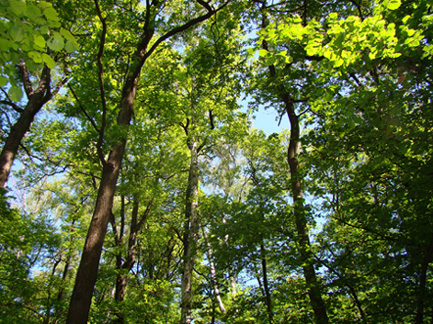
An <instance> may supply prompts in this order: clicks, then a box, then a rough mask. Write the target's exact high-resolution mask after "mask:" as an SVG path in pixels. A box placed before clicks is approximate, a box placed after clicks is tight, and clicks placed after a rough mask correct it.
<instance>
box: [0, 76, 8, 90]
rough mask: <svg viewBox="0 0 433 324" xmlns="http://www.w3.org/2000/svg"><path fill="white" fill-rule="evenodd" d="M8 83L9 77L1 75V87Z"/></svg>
mask: <svg viewBox="0 0 433 324" xmlns="http://www.w3.org/2000/svg"><path fill="white" fill-rule="evenodd" d="M7 83H8V79H7V78H5V77H4V76H1V75H0V87H3V86H5V85H6V84H7Z"/></svg>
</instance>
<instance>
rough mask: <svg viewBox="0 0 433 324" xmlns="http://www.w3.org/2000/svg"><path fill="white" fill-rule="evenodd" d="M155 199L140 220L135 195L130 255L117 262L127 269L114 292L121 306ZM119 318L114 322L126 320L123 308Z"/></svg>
mask: <svg viewBox="0 0 433 324" xmlns="http://www.w3.org/2000/svg"><path fill="white" fill-rule="evenodd" d="M152 203H153V199H152V200H151V201H150V202H149V203H148V204H147V207H146V211H145V212H144V214H143V215H142V216H141V218H140V220H138V207H139V200H138V197H134V205H133V208H132V215H131V226H130V232H129V239H128V255H127V256H126V258H125V261H124V262H123V263H118V264H117V269H118V270H126V271H125V272H122V273H119V274H118V275H117V277H116V290H115V293H114V300H115V301H116V302H118V306H120V304H121V302H123V300H124V299H125V294H126V287H127V285H128V274H127V273H129V271H131V269H132V267H133V266H134V264H135V260H136V258H135V256H136V246H137V235H138V233H139V232H140V230H141V228H142V227H143V224H144V223H145V221H146V219H147V216H148V215H149V213H150V209H151V207H152ZM116 316H117V319H116V320H115V321H114V322H113V323H117V324H122V323H124V322H125V318H124V316H123V313H122V311H121V310H118V311H116Z"/></svg>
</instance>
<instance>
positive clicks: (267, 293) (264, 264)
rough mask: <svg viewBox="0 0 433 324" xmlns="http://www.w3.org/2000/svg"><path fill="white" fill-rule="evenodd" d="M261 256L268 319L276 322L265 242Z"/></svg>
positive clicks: (261, 249)
mask: <svg viewBox="0 0 433 324" xmlns="http://www.w3.org/2000/svg"><path fill="white" fill-rule="evenodd" d="M260 257H261V259H262V260H261V261H262V273H263V290H264V292H265V299H266V309H267V311H268V319H269V323H273V322H274V314H273V310H272V299H271V292H270V290H269V283H268V269H267V262H266V250H265V246H264V245H263V243H261V244H260Z"/></svg>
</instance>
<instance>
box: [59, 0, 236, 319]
mask: <svg viewBox="0 0 433 324" xmlns="http://www.w3.org/2000/svg"><path fill="white" fill-rule="evenodd" d="M226 5H227V2H225V3H222V4H221V5H220V6H219V7H218V8H217V9H214V8H212V7H211V6H210V5H209V4H208V3H206V2H203V1H197V3H194V7H195V8H194V9H196V10H197V11H202V12H203V11H204V13H200V12H198V14H197V15H196V18H193V19H190V20H187V21H185V22H183V23H181V24H180V25H179V26H177V27H175V28H172V29H169V30H161V31H159V30H157V29H156V27H157V26H156V21H157V18H158V17H162V15H161V13H160V10H161V9H164V8H163V2H158V1H155V2H152V3H150V2H147V3H146V7H145V8H144V10H143V11H141V10H140V9H139V4H138V3H137V4H135V8H134V11H132V14H134V13H138V12H140V11H141V12H142V13H143V15H144V17H143V19H141V21H140V23H141V24H142V32H141V37H140V39H139V42H138V44H137V45H136V47H135V48H134V47H132V48H131V50H133V51H134V56H133V57H132V61H131V63H130V70H129V72H128V74H127V77H126V80H125V82H124V84H123V85H122V93H121V96H120V102H119V112H118V115H117V122H116V125H117V126H118V129H120V130H121V132H122V135H121V136H120V137H119V138H118V139H117V140H115V141H114V143H113V146H112V148H111V149H110V150H109V154H108V158H107V159H105V155H104V154H103V151H102V141H103V140H104V132H105V123H106V120H105V118H106V114H107V98H106V96H105V87H104V80H103V72H104V70H103V67H104V66H103V64H102V56H103V54H104V47H105V42H106V37H107V25H108V23H109V22H110V21H108V23H107V17H104V16H103V14H102V10H101V8H100V5H99V3H98V2H97V1H95V10H96V12H97V15H98V19H99V22H98V24H100V26H101V27H102V30H101V34H100V46H99V52H98V54H97V58H96V59H97V62H96V63H97V65H98V69H99V72H98V79H99V91H100V97H101V105H102V112H103V119H102V122H101V126H100V128H99V129H98V130H99V140H98V143H97V150H98V156H99V159H100V162H101V163H102V165H103V169H102V176H101V182H100V184H99V189H98V197H97V199H96V205H95V211H94V214H93V217H92V222H91V224H90V227H89V231H88V234H87V238H86V243H85V246H84V249H83V253H82V256H81V261H80V266H79V268H78V272H77V277H76V283H75V286H74V291H73V294H72V297H71V304H70V307H69V313H68V320H67V323H85V322H86V321H87V316H88V312H89V309H90V303H91V297H92V292H93V287H94V285H95V282H96V277H97V272H98V265H99V258H100V255H101V251H102V245H103V242H104V238H105V234H106V230H107V223H108V220H109V217H110V214H111V209H112V206H113V197H114V191H115V188H116V182H117V178H118V175H119V172H120V168H121V163H122V159H123V156H124V151H125V145H126V141H127V129H128V126H129V124H130V121H131V118H132V115H133V111H134V107H133V105H134V99H135V95H136V91H137V84H138V80H139V75H140V71H141V69H142V68H143V65H144V64H145V62H146V60H147V59H148V58H149V56H150V55H152V54H153V53H154V52H155V50H156V49H157V48H158V46H159V45H160V44H161V43H162V42H164V41H165V40H167V39H169V38H170V37H172V36H174V35H176V34H178V33H180V32H183V31H184V30H187V29H188V28H190V27H192V26H194V25H196V24H198V23H200V22H203V21H205V20H206V19H208V18H210V17H211V16H212V15H213V14H215V12H217V11H219V10H221V9H222V8H224V7H225V6H226ZM187 8H190V7H189V6H187ZM116 9H117V8H113V11H114V13H115V12H116ZM191 9H192V8H191ZM117 10H119V11H120V12H119V14H121V13H122V12H121V11H122V10H121V8H120V9H117ZM137 10H138V11H137ZM179 14H183V13H182V12H181V13H177V12H175V11H174V12H173V14H172V17H171V18H175V17H176V18H177V19H179V20H181V21H182V20H183V19H182V17H181V16H180V17H179V16H178V15H179ZM168 18H170V16H168ZM122 19H123V18H122ZM164 27H165V26H164ZM157 32H161V36H157V35H158V34H157ZM108 36H110V34H108ZM154 37H155V38H156V39H155V42H154V43H152V41H153V38H154Z"/></svg>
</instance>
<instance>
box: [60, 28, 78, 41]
mask: <svg viewBox="0 0 433 324" xmlns="http://www.w3.org/2000/svg"><path fill="white" fill-rule="evenodd" d="M60 34H62V35H63V37H65V39H66V40H69V41H71V42H75V41H76V40H75V37H74V35H72V34H71V33H70V32H69V30H66V29H64V28H61V29H60Z"/></svg>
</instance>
